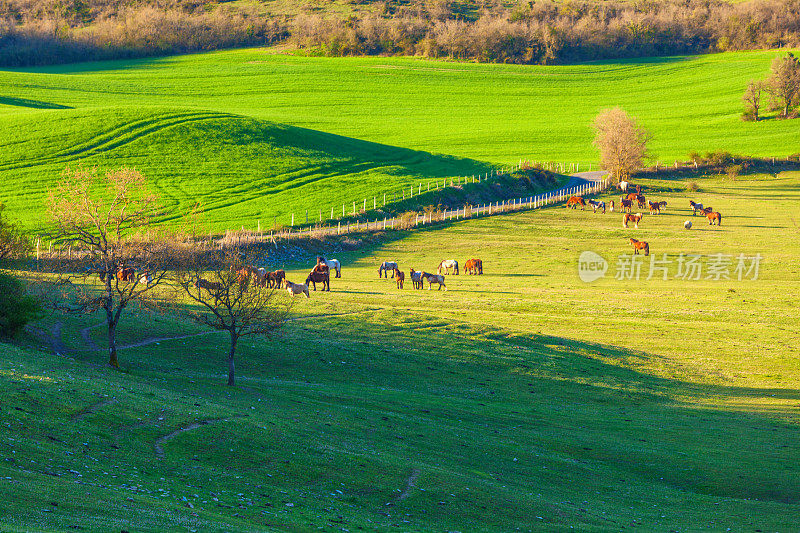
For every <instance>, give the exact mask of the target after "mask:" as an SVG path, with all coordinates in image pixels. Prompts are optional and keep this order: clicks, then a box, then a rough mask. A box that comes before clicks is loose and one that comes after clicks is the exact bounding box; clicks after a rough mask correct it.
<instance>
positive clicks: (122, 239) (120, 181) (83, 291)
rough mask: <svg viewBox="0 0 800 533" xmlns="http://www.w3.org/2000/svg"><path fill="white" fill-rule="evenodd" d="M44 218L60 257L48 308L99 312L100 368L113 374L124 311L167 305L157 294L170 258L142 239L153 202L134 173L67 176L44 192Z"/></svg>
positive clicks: (160, 245) (168, 246)
mask: <svg viewBox="0 0 800 533" xmlns="http://www.w3.org/2000/svg"><path fill="white" fill-rule="evenodd" d="M48 212H49V215H50V218H51V219H52V222H53V224H54V226H55V235H54V238H55V240H56V241H57V242H59V243H60V245H61V252H60V253H57V254H56V257H55V259H54V263H55V265H54V270H55V275H54V276H53V277H52V278H48V279H50V280H51V282H52V284H53V286H55V287H57V289H58V290H57V291H55V292H54V293H51V294H53V296H54V297H53V298H52V300H51V301H50V302H49V303H50V305H51V307H55V308H57V309H60V310H62V311H67V312H82V313H93V312H96V311H97V310H99V309H102V310H103V311H104V312H105V319H106V325H107V328H108V364H109V365H111V366H112V367H114V368H119V361H118V358H117V337H116V330H117V325H118V324H119V321H120V319H121V318H122V316H123V311H124V310H125V309H126V308H127V307H128V306H129V305H131V304H132V303H137V304H141V305H144V306H151V307H152V306H156V305H160V304H161V303H164V302H166V301H167V300H166V299H165V298H164V297H163V296H162V293H161V291H157V290H156V289H157V287H158V286H159V285H160V284H161V283H162V282H163V281H165V279H166V276H167V272H168V270H167V268H168V266H169V264H170V261H171V257H172V254H173V251H172V245H173V244H172V243H170V242H168V240H166V239H164V238H163V236H160V237H154V236H153V233H148V234H143V233H141V231H142V230H143V229H144V228H146V227H147V226H148V224H149V223H150V221H151V220H152V218H153V217H154V216H155V215H156V214H157V198H156V196H155V195H153V194H152V193H151V192H150V191H149V190H148V187H147V183H146V179H145V177H144V176H143V175H142V174H141V173H139V172H138V171H136V170H133V169H129V168H121V169H118V170H114V171H110V172H108V173H106V174H105V175H103V176H100V175H98V173H97V172H96V170H94V169H92V170H85V169H78V170H74V171H73V170H70V169H67V170H66V171H65V173H64V175H63V179H62V180H61V182H60V183H59V184H58V185H57V186H56V187H55V188H54V189H51V190H50V191H49V194H48Z"/></svg>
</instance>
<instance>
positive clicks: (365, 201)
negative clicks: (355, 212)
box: [364, 198, 367, 213]
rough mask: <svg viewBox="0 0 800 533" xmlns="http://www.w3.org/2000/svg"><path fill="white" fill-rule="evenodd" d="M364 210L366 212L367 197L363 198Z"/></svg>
mask: <svg viewBox="0 0 800 533" xmlns="http://www.w3.org/2000/svg"><path fill="white" fill-rule="evenodd" d="M364 212H365V213H366V212H367V199H366V198H364Z"/></svg>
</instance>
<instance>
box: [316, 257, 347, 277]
mask: <svg viewBox="0 0 800 533" xmlns="http://www.w3.org/2000/svg"><path fill="white" fill-rule="evenodd" d="M320 263H325V264H326V265H327V266H328V270H334V271H336V276H334V277H337V278H341V277H342V264H341V263H339V260H338V259H325V258H324V257H322V256H320V257H317V264H320Z"/></svg>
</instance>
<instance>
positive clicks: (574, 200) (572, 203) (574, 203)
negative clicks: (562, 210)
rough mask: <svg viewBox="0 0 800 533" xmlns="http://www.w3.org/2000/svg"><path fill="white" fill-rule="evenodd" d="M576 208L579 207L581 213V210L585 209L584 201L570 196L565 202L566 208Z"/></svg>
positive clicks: (578, 197)
mask: <svg viewBox="0 0 800 533" xmlns="http://www.w3.org/2000/svg"><path fill="white" fill-rule="evenodd" d="M578 206H581V211H583V208H584V207H586V200H584V199H583V198H581V197H580V196H571V197H570V199H569V200H567V207H571V208H572V209H575V208H577V207H578Z"/></svg>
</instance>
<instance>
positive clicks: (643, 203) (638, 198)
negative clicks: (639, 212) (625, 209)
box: [636, 194, 647, 209]
mask: <svg viewBox="0 0 800 533" xmlns="http://www.w3.org/2000/svg"><path fill="white" fill-rule="evenodd" d="M636 204H637V205H638V206H639V209H644V208H645V206H646V205H647V202H646V201H645V197H644V194H637V195H636Z"/></svg>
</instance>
